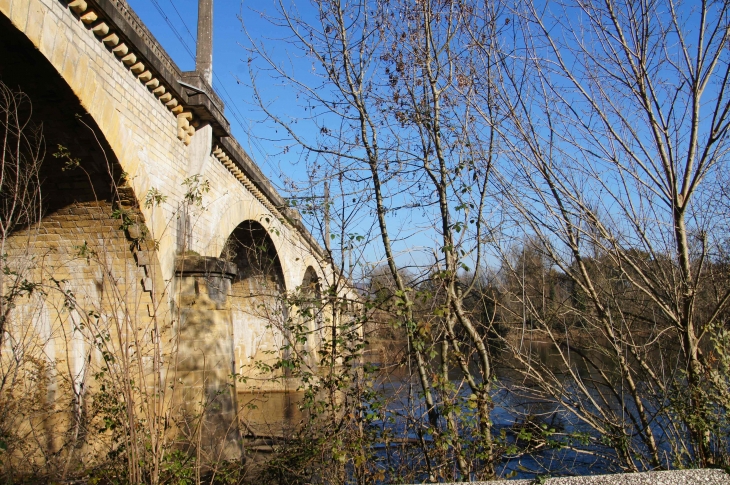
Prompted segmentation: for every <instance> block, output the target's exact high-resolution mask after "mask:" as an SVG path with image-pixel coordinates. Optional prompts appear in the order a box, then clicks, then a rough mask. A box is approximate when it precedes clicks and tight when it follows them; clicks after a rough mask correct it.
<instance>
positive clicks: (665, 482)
mask: <svg viewBox="0 0 730 485" xmlns="http://www.w3.org/2000/svg"><path fill="white" fill-rule="evenodd" d="M536 483H540V482H536V481H535V480H499V481H494V482H472V484H471V485H477V484H481V485H533V484H536ZM543 483H544V484H545V485H685V484H686V485H730V475H728V474H727V473H725V472H724V471H722V470H673V471H668V472H667V471H664V472H647V473H626V474H621V475H596V476H587V477H563V478H550V479H547V480H545V481H544V482H543Z"/></svg>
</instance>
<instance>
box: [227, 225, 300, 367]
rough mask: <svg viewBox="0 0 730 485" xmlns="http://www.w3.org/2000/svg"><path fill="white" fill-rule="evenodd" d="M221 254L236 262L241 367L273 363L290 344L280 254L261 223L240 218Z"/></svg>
mask: <svg viewBox="0 0 730 485" xmlns="http://www.w3.org/2000/svg"><path fill="white" fill-rule="evenodd" d="M220 257H221V259H224V260H226V261H230V262H232V263H234V264H236V266H237V269H238V273H237V275H236V277H235V278H234V280H233V283H232V284H231V298H230V302H231V315H232V320H233V345H234V358H235V360H236V367H237V371H238V372H242V373H246V372H247V369H246V367H247V366H252V365H253V364H254V363H255V362H259V363H265V364H268V365H272V364H273V363H275V362H276V360H277V359H278V358H279V357H281V356H282V354H281V351H282V349H283V348H284V347H286V344H287V341H286V340H287V337H288V334H287V331H286V329H287V320H288V316H289V315H288V308H287V304H286V301H285V297H286V280H285V278H284V272H283V269H282V266H281V259H280V258H279V254H278V252H277V250H276V246H275V245H274V241H273V240H272V238H271V236H270V235H269V233H268V231H267V230H266V228H264V226H262V225H261V224H260V223H259V222H257V221H253V220H246V221H243V222H241V223H240V224H239V225H238V226H237V227H236V228H235V229H234V230H233V232H232V233H231V234H230V235H229V236H228V239H227V240H226V243H225V245H224V247H223V250H222V251H221V255H220Z"/></svg>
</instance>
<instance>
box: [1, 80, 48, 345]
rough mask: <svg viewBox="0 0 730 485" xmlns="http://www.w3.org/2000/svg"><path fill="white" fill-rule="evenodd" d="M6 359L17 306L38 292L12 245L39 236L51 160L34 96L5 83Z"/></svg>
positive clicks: (24, 260)
mask: <svg viewBox="0 0 730 485" xmlns="http://www.w3.org/2000/svg"><path fill="white" fill-rule="evenodd" d="M0 143H2V146H1V147H0V149H1V150H2V151H1V152H0V157H2V158H1V159H0V258H2V271H0V289H1V290H0V291H2V295H1V296H0V354H1V353H2V348H3V347H2V344H3V341H4V339H5V323H6V321H7V318H8V313H9V312H10V310H12V308H13V305H14V301H15V300H16V299H17V298H18V297H19V296H22V295H24V294H27V293H29V292H32V291H33V290H34V288H35V285H34V284H33V283H32V282H31V281H29V280H28V278H29V276H28V274H27V272H28V269H29V268H28V265H29V264H30V258H15V259H14V260H13V261H12V262H10V261H8V260H7V253H8V248H7V246H6V244H7V242H8V238H9V237H10V235H11V234H14V233H17V232H19V231H22V230H25V231H26V232H27V235H28V237H30V236H32V235H34V234H35V233H36V230H37V227H36V224H37V223H38V222H39V221H40V217H41V193H40V180H39V178H38V174H39V171H40V165H41V162H42V161H43V158H44V156H45V144H44V140H43V131H42V127H41V126H39V125H36V124H35V123H34V122H33V120H32V106H31V103H30V100H29V99H28V97H27V96H26V95H25V94H24V93H22V92H19V91H15V90H13V89H11V88H9V87H8V86H6V85H5V84H3V83H2V82H0Z"/></svg>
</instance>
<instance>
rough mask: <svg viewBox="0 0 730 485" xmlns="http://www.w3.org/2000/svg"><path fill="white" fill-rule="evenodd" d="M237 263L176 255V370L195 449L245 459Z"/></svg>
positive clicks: (215, 457)
mask: <svg viewBox="0 0 730 485" xmlns="http://www.w3.org/2000/svg"><path fill="white" fill-rule="evenodd" d="M237 272H238V270H237V268H236V265H235V264H232V263H229V262H227V261H224V260H222V259H219V258H213V257H201V256H193V257H178V259H177V260H176V262H175V286H176V293H175V302H176V306H177V310H178V311H177V313H178V317H177V318H178V319H179V324H178V325H179V331H178V352H177V355H178V363H177V375H178V376H179V381H178V383H179V384H182V390H181V392H180V393H179V394H178V396H179V399H180V401H181V405H182V408H183V409H182V410H183V413H182V414H183V416H184V418H183V419H182V421H183V422H181V423H178V425H179V427H180V428H181V431H182V432H183V435H184V436H185V438H186V441H187V442H188V444H189V445H190V448H191V449H196V450H197V451H198V452H202V453H204V455H206V456H205V458H206V459H207V460H208V461H220V460H238V459H241V456H242V450H241V438H240V432H239V428H238V420H237V412H238V406H237V399H236V386H235V382H234V381H233V378H232V375H233V373H234V372H235V369H234V366H235V364H234V355H233V333H232V332H233V331H232V321H231V305H230V302H229V295H230V293H231V281H232V280H233V278H234V277H235V275H236V274H237Z"/></svg>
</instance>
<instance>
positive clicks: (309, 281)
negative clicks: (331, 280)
mask: <svg viewBox="0 0 730 485" xmlns="http://www.w3.org/2000/svg"><path fill="white" fill-rule="evenodd" d="M300 299H301V302H300V315H301V318H302V325H303V326H304V327H305V328H306V329H307V331H308V337H307V339H306V348H305V351H306V355H307V357H308V361H309V364H310V365H311V366H312V367H313V368H316V367H317V365H318V363H319V356H320V354H319V351H320V350H321V348H322V343H323V342H324V341H325V339H326V338H327V335H326V332H327V329H326V328H325V325H324V321H325V319H324V314H323V311H324V307H323V305H322V285H321V284H320V281H319V276H318V275H317V272H316V271H315V270H314V268H313V267H311V266H309V267H307V270H306V271H305V272H304V278H303V279H302V285H301V287H300Z"/></svg>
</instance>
